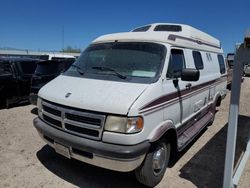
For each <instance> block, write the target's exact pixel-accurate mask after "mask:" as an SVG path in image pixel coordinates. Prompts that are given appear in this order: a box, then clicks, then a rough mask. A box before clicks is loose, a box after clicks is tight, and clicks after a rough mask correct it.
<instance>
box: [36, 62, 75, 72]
mask: <svg viewBox="0 0 250 188" xmlns="http://www.w3.org/2000/svg"><path fill="white" fill-rule="evenodd" d="M73 62H74V61H65V62H64V61H63V62H60V61H59V62H57V61H45V62H40V63H38V64H37V67H36V71H35V74H37V75H50V74H60V73H61V72H65V71H66V70H67V69H68V68H69V67H70V66H71V64H72V63H73Z"/></svg>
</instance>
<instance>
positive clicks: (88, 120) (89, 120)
mask: <svg viewBox="0 0 250 188" xmlns="http://www.w3.org/2000/svg"><path fill="white" fill-rule="evenodd" d="M65 116H66V118H67V119H69V120H73V121H78V122H81V123H87V124H91V125H96V126H100V124H101V120H100V119H94V118H90V117H84V116H79V115H75V114H69V113H66V114H65Z"/></svg>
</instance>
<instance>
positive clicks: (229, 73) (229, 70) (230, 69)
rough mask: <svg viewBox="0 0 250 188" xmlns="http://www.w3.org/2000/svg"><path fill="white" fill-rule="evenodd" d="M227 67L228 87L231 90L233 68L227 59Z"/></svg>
mask: <svg viewBox="0 0 250 188" xmlns="http://www.w3.org/2000/svg"><path fill="white" fill-rule="evenodd" d="M225 63H226V67H227V89H228V90H231V85H232V80H233V69H232V68H231V67H230V66H229V64H228V60H227V59H226V60H225Z"/></svg>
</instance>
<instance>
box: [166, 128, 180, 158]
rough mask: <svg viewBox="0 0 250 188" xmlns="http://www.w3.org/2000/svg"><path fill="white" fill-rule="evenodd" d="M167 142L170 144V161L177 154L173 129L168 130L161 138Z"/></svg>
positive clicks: (175, 136)
mask: <svg viewBox="0 0 250 188" xmlns="http://www.w3.org/2000/svg"><path fill="white" fill-rule="evenodd" d="M162 138H164V139H165V140H166V141H167V142H170V144H171V153H170V161H172V159H173V158H174V157H175V156H176V153H177V135H176V131H175V130H174V129H170V130H168V131H167V132H166V133H165V134H164V135H163V136H162Z"/></svg>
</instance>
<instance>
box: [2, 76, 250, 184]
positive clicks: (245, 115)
mask: <svg viewBox="0 0 250 188" xmlns="http://www.w3.org/2000/svg"><path fill="white" fill-rule="evenodd" d="M229 98H230V93H228V95H227V97H226V99H225V100H223V102H222V105H221V107H219V108H218V112H217V114H216V118H215V121H214V123H213V125H212V126H209V127H208V128H207V129H206V130H204V131H203V132H202V133H201V134H200V135H199V136H198V138H197V139H196V140H195V141H194V142H193V143H191V144H190V146H189V147H188V148H187V149H186V150H185V151H184V152H182V153H180V155H179V156H178V160H177V161H176V162H173V164H171V166H170V167H169V169H168V170H167V171H166V173H165V176H164V178H163V180H162V181H161V183H160V184H159V185H158V186H157V187H159V188H163V187H164V188H166V187H167V188H168V187H185V188H189V187H216V188H217V187H222V181H223V169H224V156H225V143H226V132H227V119H228V108H229ZM249 101H250V78H246V79H245V81H244V83H243V85H242V93H241V106H240V116H239V126H240V127H241V129H240V130H239V132H238V135H241V136H240V137H239V141H238V143H237V155H236V156H237V157H236V158H237V159H238V158H239V157H240V156H241V154H242V153H241V150H242V149H241V148H242V147H244V141H243V140H244V139H246V135H247V134H246V132H247V131H245V130H246V127H247V126H248V127H249V126H250V105H249V103H247V102H249ZM34 112H35V108H34V106H32V105H29V106H22V107H16V108H12V109H3V110H0V187H32V188H33V187H129V188H130V187H143V186H142V185H141V184H139V183H138V182H137V181H136V179H135V177H134V175H133V173H119V172H114V171H109V170H105V169H101V168H98V167H94V166H90V165H88V164H84V163H82V162H79V161H76V160H69V159H66V158H64V157H62V156H60V155H58V154H56V153H55V152H54V151H53V149H51V148H50V147H49V146H48V145H46V144H45V143H44V142H43V141H42V140H41V139H40V137H39V136H38V134H37V132H36V130H35V128H34V127H33V124H32V120H33V118H34V117H36V115H35V114H34ZM237 159H236V162H237ZM249 175H250V160H249V161H248V164H247V166H246V168H245V171H244V174H243V175H242V178H241V181H240V186H239V187H242V188H247V187H248V188H249V187H250V179H249Z"/></svg>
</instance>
